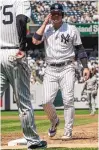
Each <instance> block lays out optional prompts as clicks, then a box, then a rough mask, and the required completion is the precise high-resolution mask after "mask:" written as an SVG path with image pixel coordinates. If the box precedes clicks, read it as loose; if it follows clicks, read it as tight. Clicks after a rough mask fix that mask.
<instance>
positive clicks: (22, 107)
mask: <svg viewBox="0 0 99 150" xmlns="http://www.w3.org/2000/svg"><path fill="white" fill-rule="evenodd" d="M16 52H17V50H15V49H8V50H7V49H0V71H1V72H0V82H1V83H0V97H2V96H3V93H4V92H5V90H6V89H7V87H8V84H9V83H10V84H11V85H12V87H13V91H14V94H15V98H16V103H17V106H18V111H19V116H20V120H21V125H22V129H23V135H24V137H25V138H26V140H27V145H28V146H30V145H33V144H38V143H40V138H39V136H38V134H37V132H36V126H35V123H34V115H33V108H32V105H31V101H30V71H29V69H28V65H27V62H26V61H27V60H26V58H24V60H23V59H21V60H20V62H15V61H13V62H10V61H9V58H10V57H9V56H12V55H14V56H15V54H16Z"/></svg>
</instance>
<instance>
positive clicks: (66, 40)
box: [61, 34, 70, 44]
mask: <svg viewBox="0 0 99 150" xmlns="http://www.w3.org/2000/svg"><path fill="white" fill-rule="evenodd" d="M69 40H70V35H69V34H67V35H66V37H65V35H64V34H62V35H61V42H64V43H65V44H67V42H69Z"/></svg>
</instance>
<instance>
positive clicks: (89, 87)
mask: <svg viewBox="0 0 99 150" xmlns="http://www.w3.org/2000/svg"><path fill="white" fill-rule="evenodd" d="M85 92H86V94H87V99H88V102H89V109H90V115H94V114H95V112H96V102H95V99H96V96H97V93H98V83H97V77H96V69H95V68H93V67H92V68H90V78H89V79H88V80H87V81H86V82H85V85H84V87H83V90H82V93H81V95H83V94H84V93H85Z"/></svg>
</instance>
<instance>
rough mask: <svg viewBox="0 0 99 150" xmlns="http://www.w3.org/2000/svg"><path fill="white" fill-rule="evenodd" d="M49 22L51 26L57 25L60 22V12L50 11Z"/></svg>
mask: <svg viewBox="0 0 99 150" xmlns="http://www.w3.org/2000/svg"><path fill="white" fill-rule="evenodd" d="M51 20H52V23H53V24H59V23H61V22H62V12H60V11H52V12H51Z"/></svg>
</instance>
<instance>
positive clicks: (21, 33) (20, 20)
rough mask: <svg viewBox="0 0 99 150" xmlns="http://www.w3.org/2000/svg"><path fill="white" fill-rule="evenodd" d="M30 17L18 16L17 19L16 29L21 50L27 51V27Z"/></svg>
mask: <svg viewBox="0 0 99 150" xmlns="http://www.w3.org/2000/svg"><path fill="white" fill-rule="evenodd" d="M27 20H28V17H27V16H25V15H18V16H17V17H16V27H17V32H18V39H19V50H21V51H26V26H27Z"/></svg>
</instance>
